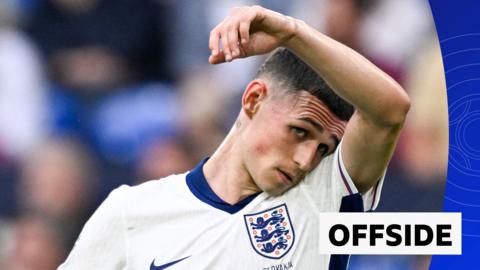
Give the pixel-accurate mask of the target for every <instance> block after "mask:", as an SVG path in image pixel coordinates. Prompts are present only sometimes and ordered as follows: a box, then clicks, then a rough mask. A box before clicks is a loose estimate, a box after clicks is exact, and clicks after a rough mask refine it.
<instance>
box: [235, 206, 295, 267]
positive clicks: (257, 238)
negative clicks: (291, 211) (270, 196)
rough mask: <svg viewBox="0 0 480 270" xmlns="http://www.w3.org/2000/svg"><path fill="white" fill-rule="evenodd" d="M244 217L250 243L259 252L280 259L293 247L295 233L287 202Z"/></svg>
mask: <svg viewBox="0 0 480 270" xmlns="http://www.w3.org/2000/svg"><path fill="white" fill-rule="evenodd" d="M244 219H245V225H246V226H247V232H248V236H249V237H250V243H251V244H252V247H253V249H254V250H255V251H256V252H257V253H258V254H260V255H262V256H264V257H267V258H270V259H280V258H282V257H283V256H285V254H287V253H288V251H290V249H291V248H292V246H293V243H294V241H295V233H294V231H293V226H292V222H291V220H290V216H289V215H288V209H287V205H286V204H281V205H278V206H275V207H273V208H270V209H267V210H265V211H262V212H258V213H255V214H249V215H244Z"/></svg>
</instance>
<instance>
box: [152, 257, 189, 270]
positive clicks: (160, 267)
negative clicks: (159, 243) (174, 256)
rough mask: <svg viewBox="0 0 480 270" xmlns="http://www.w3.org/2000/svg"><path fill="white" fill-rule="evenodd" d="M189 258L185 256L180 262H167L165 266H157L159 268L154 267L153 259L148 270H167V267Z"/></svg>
mask: <svg viewBox="0 0 480 270" xmlns="http://www.w3.org/2000/svg"><path fill="white" fill-rule="evenodd" d="M189 257H190V256H187V257H185V258H182V259H180V260H176V261H173V262H169V263H167V264H164V265H159V266H155V259H153V261H152V264H150V270H163V269H167V268H168V267H170V266H172V265H174V264H176V263H179V262H181V261H183V260H185V259H187V258H189Z"/></svg>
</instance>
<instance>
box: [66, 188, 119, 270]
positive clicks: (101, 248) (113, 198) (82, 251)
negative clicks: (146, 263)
mask: <svg viewBox="0 0 480 270" xmlns="http://www.w3.org/2000/svg"><path fill="white" fill-rule="evenodd" d="M126 188H128V187H127V186H122V187H120V188H118V189H115V190H114V191H112V192H111V193H110V195H109V196H108V197H107V199H105V201H104V202H103V203H102V204H101V205H100V207H99V208H98V209H97V210H96V211H95V213H94V214H93V215H92V217H90V219H89V220H88V221H87V223H86V224H85V226H84V227H83V229H82V232H81V233H80V236H79V237H78V239H77V241H76V242H75V245H74V247H73V249H72V251H71V252H70V254H69V256H68V258H67V260H66V261H65V262H64V263H63V264H62V265H60V266H59V268H58V269H59V270H76V269H82V270H83V269H123V268H124V267H125V264H126V250H127V249H126V240H125V230H124V227H125V226H124V223H125V221H124V217H123V213H122V205H123V197H124V196H123V195H124V193H125V191H126Z"/></svg>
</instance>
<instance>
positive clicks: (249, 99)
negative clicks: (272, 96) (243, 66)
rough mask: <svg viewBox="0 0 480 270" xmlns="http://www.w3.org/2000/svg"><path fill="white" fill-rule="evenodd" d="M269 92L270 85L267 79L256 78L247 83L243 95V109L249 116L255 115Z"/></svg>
mask: <svg viewBox="0 0 480 270" xmlns="http://www.w3.org/2000/svg"><path fill="white" fill-rule="evenodd" d="M267 93H268V86H267V84H266V83H265V81H262V80H258V79H256V80H253V81H251V82H250V83H249V84H248V85H247V87H246V88H245V91H244V92H243V96H242V110H243V111H244V112H245V114H246V115H247V116H248V117H249V118H251V117H253V115H255V113H256V112H257V110H258V109H259V107H260V103H261V102H262V101H263V100H264V99H265V98H266V96H267Z"/></svg>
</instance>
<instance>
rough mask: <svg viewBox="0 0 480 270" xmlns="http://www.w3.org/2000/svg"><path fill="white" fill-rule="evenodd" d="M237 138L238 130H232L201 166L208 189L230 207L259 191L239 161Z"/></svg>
mask: <svg viewBox="0 0 480 270" xmlns="http://www.w3.org/2000/svg"><path fill="white" fill-rule="evenodd" d="M237 137H238V130H235V128H233V129H232V130H231V131H230V133H229V135H228V136H227V137H226V138H225V140H224V141H223V143H222V144H221V145H220V146H219V148H218V149H217V151H215V153H214V154H213V155H212V156H211V157H210V159H209V160H208V161H207V162H206V163H205V165H204V166H203V173H204V175H205V178H206V179H207V182H208V185H209V186H210V188H211V189H212V190H213V191H214V192H215V194H217V196H218V197H220V198H221V199H222V200H224V201H225V202H227V203H229V204H232V205H233V204H236V203H237V202H239V201H241V200H243V199H245V198H246V197H248V196H250V195H253V194H255V193H258V192H260V191H261V190H260V189H259V188H258V186H257V185H256V184H255V182H254V181H253V179H252V177H251V176H250V174H249V173H248V171H247V170H246V168H245V166H244V164H243V162H242V160H241V155H240V153H239V152H240V151H239V150H240V149H239V145H238V142H239V140H238V138H237Z"/></svg>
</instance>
